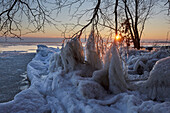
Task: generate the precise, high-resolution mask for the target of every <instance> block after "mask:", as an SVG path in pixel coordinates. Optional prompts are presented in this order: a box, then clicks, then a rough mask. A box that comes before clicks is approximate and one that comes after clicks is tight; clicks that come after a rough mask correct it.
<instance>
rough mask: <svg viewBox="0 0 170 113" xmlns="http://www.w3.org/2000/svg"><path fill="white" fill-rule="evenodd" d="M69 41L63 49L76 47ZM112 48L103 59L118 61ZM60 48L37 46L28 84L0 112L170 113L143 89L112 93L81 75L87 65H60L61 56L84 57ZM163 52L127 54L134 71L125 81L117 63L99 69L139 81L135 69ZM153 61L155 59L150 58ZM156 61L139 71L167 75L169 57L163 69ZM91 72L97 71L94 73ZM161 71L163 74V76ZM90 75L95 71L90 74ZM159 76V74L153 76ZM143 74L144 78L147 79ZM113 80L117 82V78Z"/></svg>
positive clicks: (166, 53) (165, 101)
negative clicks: (74, 67) (71, 66)
mask: <svg viewBox="0 0 170 113" xmlns="http://www.w3.org/2000/svg"><path fill="white" fill-rule="evenodd" d="M73 43H74V46H72V45H71V43H70V45H68V47H67V48H66V51H68V52H70V51H72V50H73V49H75V48H74V47H80V45H79V44H78V43H77V42H73ZM112 49H113V50H112V51H111V52H112V55H113V56H112V57H110V60H111V61H106V62H110V63H114V62H118V63H120V59H119V56H117V55H118V54H115V53H116V52H118V51H117V50H116V48H114V47H113V48H112ZM61 51H63V50H60V49H55V48H48V47H46V46H41V45H40V46H39V48H38V50H37V54H36V56H35V58H34V59H33V60H32V61H31V62H30V63H29V64H28V66H27V71H28V72H27V74H28V78H29V80H30V81H31V86H30V87H29V88H28V89H26V90H23V91H21V92H20V93H18V94H17V95H16V96H15V98H14V100H12V101H9V102H6V103H0V111H1V112H3V113H5V112H20V113H25V112H31V113H34V112H36V113H37V112H39V113H43V112H52V113H138V112H140V113H170V107H169V106H170V101H169V100H164V101H163V102H160V101H154V100H152V99H150V98H149V97H148V95H147V94H145V92H140V91H138V90H134V91H131V90H123V92H122V91H120V92H116V93H111V92H110V91H109V90H106V89H105V88H104V87H103V86H102V85H101V84H100V83H99V82H98V81H97V79H95V78H94V77H90V76H83V75H84V74H85V72H83V69H84V70H86V71H88V70H87V69H85V68H84V67H87V66H84V64H82V65H83V66H82V65H81V66H80V65H73V66H80V67H79V68H77V67H76V70H74V69H72V68H67V66H64V65H62V64H63V62H61V61H62V59H65V60H66V59H68V60H69V58H71V59H73V60H74V58H75V57H77V56H80V57H79V58H80V59H79V61H80V62H81V61H82V59H81V58H82V57H84V56H83V54H79V55H78V54H77V53H74V54H73V56H71V55H72V54H71V55H70V56H68V55H66V53H62V52H61ZM66 51H64V52H66ZM159 52H160V53H159ZM78 53H82V49H81V48H80V49H79V50H78ZM162 53H164V54H162ZM62 54H64V57H63V56H62ZM167 55H168V56H169V53H168V51H166V50H165V51H164V52H163V50H161V51H157V52H154V53H145V54H144V55H141V54H135V55H134V56H132V55H131V58H130V59H131V60H130V61H128V66H131V67H132V68H129V70H133V71H134V73H132V74H129V75H127V78H126V79H125V80H124V75H122V73H123V72H122V71H123V69H122V67H119V66H118V67H116V66H117V65H115V64H112V66H111V67H110V68H109V66H110V65H111V64H110V63H108V64H107V65H106V66H104V69H103V70H105V71H108V70H110V69H112V68H113V69H115V70H117V69H121V70H119V72H116V73H117V74H118V75H116V76H117V77H120V81H122V80H123V82H125V81H127V80H129V81H130V80H131V79H133V77H129V76H135V77H136V78H137V79H138V81H139V82H140V80H141V79H139V77H140V75H139V74H138V72H137V70H138V68H139V66H140V67H144V65H143V64H145V65H146V66H148V65H149V66H150V64H148V63H147V62H152V61H151V60H153V59H158V60H159V59H162V58H164V57H167ZM108 57H109V56H108ZM167 59H169V58H167ZM140 61H141V62H143V64H142V63H139V62H140ZM145 61H147V62H145ZM163 61H164V60H163ZM69 62H72V61H69ZM137 62H138V63H137ZM153 62H156V61H155V60H153ZM159 62H160V63H159ZM159 62H158V63H157V66H156V65H155V66H154V69H153V70H152V69H151V70H152V71H151V70H146V69H144V71H143V70H142V71H141V73H142V75H146V76H147V77H149V79H148V80H150V79H152V77H153V78H154V77H155V76H156V78H155V79H154V80H156V79H159V78H161V77H167V76H168V77H169V76H170V75H169V67H170V66H169V64H170V63H169V60H168V61H167V60H166V61H165V62H166V64H167V67H166V68H164V67H162V66H163V65H162V66H159V65H161V62H162V61H159ZM168 63H169V64H168ZM65 65H67V64H65ZM120 65H121V63H120ZM165 66H166V65H165ZM65 67H66V68H67V69H68V70H66V71H67V72H68V73H66V71H65V69H64V68H65ZM82 67H83V68H82ZM105 67H107V68H109V69H107V68H105ZM160 67H161V72H160V74H161V75H160V74H155V73H157V71H156V70H159V69H157V68H160ZM164 69H165V71H164ZM89 70H90V69H89ZM98 71H101V70H98ZM145 71H146V72H145ZM150 71H151V73H150ZM95 73H96V74H97V72H95ZM98 73H100V72H98ZM109 73H112V72H111V70H110V71H109ZM162 73H163V74H162ZM164 73H166V74H165V75H164ZM93 75H95V74H94V73H93ZM120 75H121V76H120ZM159 75H160V76H161V77H157V76H159ZM91 76H92V75H91ZM113 76H115V75H113ZM137 76H139V77H137ZM147 77H146V78H145V79H147ZM104 78H105V77H104ZM161 80H164V79H161ZM113 81H114V80H113ZM166 81H167V82H168V84H167V86H166V87H167V88H169V87H170V86H169V79H167V80H166ZM115 82H116V83H117V82H119V81H115ZM123 82H122V83H123ZM146 83H147V82H146ZM134 84H136V83H134ZM140 84H141V83H140ZM142 84H145V82H142ZM109 85H111V84H109ZM136 85H137V86H134V87H140V86H138V85H139V84H136ZM118 87H119V85H118ZM120 89H121V87H120ZM137 89H138V88H137ZM168 91H169V90H168ZM159 93H160V92H159ZM163 93H165V92H163Z"/></svg>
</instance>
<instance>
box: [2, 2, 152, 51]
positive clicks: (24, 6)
mask: <svg viewBox="0 0 170 113" xmlns="http://www.w3.org/2000/svg"><path fill="white" fill-rule="evenodd" d="M86 2H88V4H93V5H92V6H91V7H87V9H83V10H82V9H81V7H82V6H83V4H85V3H86ZM154 3H155V1H154V0H107V1H105V0H94V1H86V0H53V1H47V0H12V1H11V0H2V1H0V7H1V8H0V36H8V37H9V36H11V37H20V36H21V35H22V34H23V33H22V32H21V31H23V27H24V26H25V23H27V25H26V28H25V30H26V31H25V30H24V33H34V32H37V31H42V32H43V31H44V28H45V26H46V23H48V24H50V25H54V26H55V27H57V26H56V22H57V21H56V19H55V18H54V17H53V14H54V13H55V14H56V15H57V14H59V13H60V12H62V9H63V8H69V12H70V13H71V12H72V18H76V19H77V23H75V24H72V28H70V29H69V24H67V25H66V26H67V29H65V30H68V31H73V29H76V28H79V29H80V30H78V31H77V32H74V33H73V34H72V38H73V37H75V36H77V38H80V36H81V35H82V33H83V32H84V31H85V30H86V29H89V27H90V29H92V30H93V31H94V32H96V34H97V35H96V36H97V39H96V42H97V43H99V42H100V40H102V39H101V34H100V31H102V30H104V29H105V30H107V31H109V32H110V33H109V34H111V35H112V33H113V32H115V36H116V35H117V34H123V33H122V31H121V27H122V26H121V24H120V23H121V21H122V18H123V19H125V21H126V24H127V25H126V26H128V27H127V28H128V29H127V31H128V32H129V34H130V39H131V40H132V42H133V44H134V47H135V48H137V49H140V39H141V37H142V33H143V30H144V25H145V22H146V20H147V19H148V18H149V17H150V14H151V11H152V8H153V6H154ZM72 9H74V10H73V11H71V10H72ZM83 17H84V18H85V17H86V22H87V23H85V22H84V23H85V24H81V19H82V18H83ZM23 23H24V24H23ZM23 25H24V26H23ZM64 26H65V25H64ZM68 31H64V32H62V34H64V35H66V32H67V33H69V32H68Z"/></svg>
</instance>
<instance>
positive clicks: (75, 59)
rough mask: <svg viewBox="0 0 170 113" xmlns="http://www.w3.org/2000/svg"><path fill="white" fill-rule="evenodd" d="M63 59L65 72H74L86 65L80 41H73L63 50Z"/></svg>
mask: <svg viewBox="0 0 170 113" xmlns="http://www.w3.org/2000/svg"><path fill="white" fill-rule="evenodd" d="M61 58H62V62H63V65H64V71H65V72H68V71H73V70H75V69H76V68H77V67H78V65H80V64H83V63H84V52H83V47H82V44H81V42H80V40H79V39H76V38H74V39H72V40H71V41H69V42H67V44H66V46H65V47H63V48H62V49H61Z"/></svg>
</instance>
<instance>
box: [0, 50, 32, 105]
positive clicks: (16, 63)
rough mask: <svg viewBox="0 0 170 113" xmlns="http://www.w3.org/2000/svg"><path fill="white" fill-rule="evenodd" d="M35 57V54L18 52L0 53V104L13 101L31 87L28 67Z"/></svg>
mask: <svg viewBox="0 0 170 113" xmlns="http://www.w3.org/2000/svg"><path fill="white" fill-rule="evenodd" d="M34 56H35V53H20V52H17V51H11V52H9V51H8V52H2V53H0V103H2V102H7V101H10V100H13V98H14V96H15V95H16V94H17V93H18V92H20V91H21V90H23V89H25V88H27V87H28V86H29V83H28V80H27V73H26V67H27V64H28V63H29V62H30V61H31V59H32V58H33V57H34Z"/></svg>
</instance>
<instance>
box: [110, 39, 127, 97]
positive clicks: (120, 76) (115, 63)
mask: <svg viewBox="0 0 170 113" xmlns="http://www.w3.org/2000/svg"><path fill="white" fill-rule="evenodd" d="M111 53H112V57H111V62H110V66H109V77H108V78H109V89H110V91H111V92H112V93H114V94H118V93H121V92H124V91H126V90H127V84H126V82H125V73H124V71H123V68H122V62H121V59H120V56H119V53H118V51H117V48H116V42H114V43H113V46H112V50H111Z"/></svg>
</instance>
